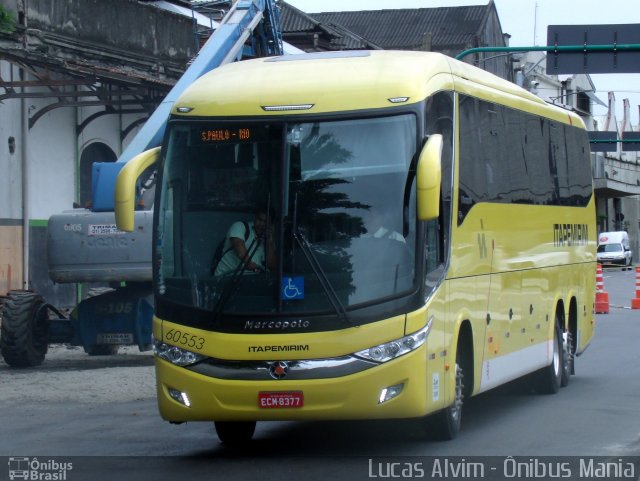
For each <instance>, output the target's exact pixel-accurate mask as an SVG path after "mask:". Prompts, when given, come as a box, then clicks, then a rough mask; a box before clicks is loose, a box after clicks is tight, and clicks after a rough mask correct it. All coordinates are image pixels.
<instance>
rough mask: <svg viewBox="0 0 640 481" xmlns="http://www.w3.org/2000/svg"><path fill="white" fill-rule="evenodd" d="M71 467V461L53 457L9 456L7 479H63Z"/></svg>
mask: <svg viewBox="0 0 640 481" xmlns="http://www.w3.org/2000/svg"><path fill="white" fill-rule="evenodd" d="M72 469H73V463H66V462H60V461H56V460H54V459H46V460H42V459H40V460H39V459H38V458H29V457H22V456H14V457H10V458H9V479H10V480H11V481H13V480H14V479H24V480H29V481H65V480H66V479H67V471H71V470H72Z"/></svg>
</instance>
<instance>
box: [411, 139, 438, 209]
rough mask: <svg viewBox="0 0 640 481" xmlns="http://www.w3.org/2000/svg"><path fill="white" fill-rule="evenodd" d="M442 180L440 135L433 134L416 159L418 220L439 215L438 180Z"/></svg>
mask: <svg viewBox="0 0 640 481" xmlns="http://www.w3.org/2000/svg"><path fill="white" fill-rule="evenodd" d="M441 179H442V135H440V134H433V135H431V136H429V140H427V143H426V144H425V145H424V147H423V148H422V152H420V157H419V158H418V167H417V173H416V184H417V187H418V189H417V190H418V192H417V201H418V220H432V219H436V218H437V217H438V216H439V215H440V180H441Z"/></svg>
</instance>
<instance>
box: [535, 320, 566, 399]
mask: <svg viewBox="0 0 640 481" xmlns="http://www.w3.org/2000/svg"><path fill="white" fill-rule="evenodd" d="M563 344H564V343H563V342H562V331H561V329H560V323H559V322H558V316H557V314H556V323H555V329H554V330H553V360H552V361H551V364H549V365H548V366H547V367H543V368H542V369H540V370H539V371H538V372H536V373H535V374H536V391H538V392H539V393H541V394H555V393H557V392H558V390H559V389H560V385H561V384H562V372H563V371H564V368H563V366H564V347H563Z"/></svg>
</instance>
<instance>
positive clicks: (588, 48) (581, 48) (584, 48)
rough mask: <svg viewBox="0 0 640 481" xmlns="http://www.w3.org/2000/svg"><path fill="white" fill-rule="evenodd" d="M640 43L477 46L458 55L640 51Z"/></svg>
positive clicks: (462, 56)
mask: <svg viewBox="0 0 640 481" xmlns="http://www.w3.org/2000/svg"><path fill="white" fill-rule="evenodd" d="M639 51H640V44H637V43H628V44H620V45H542V46H533V47H476V48H470V49H468V50H464V51H462V52H460V53H459V54H458V55H456V60H461V59H462V58H464V57H466V56H467V55H471V54H473V53H482V52H554V53H557V52H585V53H586V52H616V53H618V52H639Z"/></svg>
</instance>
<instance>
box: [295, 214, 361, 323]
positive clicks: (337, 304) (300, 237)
mask: <svg viewBox="0 0 640 481" xmlns="http://www.w3.org/2000/svg"><path fill="white" fill-rule="evenodd" d="M294 229H295V230H294V231H293V238H294V239H295V240H296V242H297V243H298V245H299V246H300V249H301V250H302V253H303V254H304V256H305V258H306V259H307V262H309V265H310V266H311V269H312V270H313V273H314V274H315V275H316V277H317V278H318V280H319V281H320V285H321V286H322V289H323V290H324V293H325V294H326V296H327V298H328V299H329V302H330V303H331V305H332V306H333V309H334V310H335V311H336V314H338V317H340V319H341V320H342V321H343V322H350V320H349V317H348V316H347V311H346V309H345V308H344V304H342V302H341V301H340V298H339V297H338V294H336V291H335V289H334V288H333V285H331V281H329V279H328V278H327V274H325V272H324V270H323V269H322V266H321V265H320V262H318V258H317V257H316V255H315V254H314V253H313V250H312V249H311V244H309V241H308V240H307V238H306V237H305V236H304V234H303V233H302V232H300V230H299V229H298V227H297V226H294Z"/></svg>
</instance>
